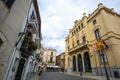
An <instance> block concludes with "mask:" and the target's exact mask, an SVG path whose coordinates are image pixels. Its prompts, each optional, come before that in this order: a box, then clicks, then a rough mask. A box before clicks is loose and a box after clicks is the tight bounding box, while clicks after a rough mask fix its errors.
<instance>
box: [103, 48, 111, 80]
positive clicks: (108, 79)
mask: <svg viewBox="0 0 120 80" xmlns="http://www.w3.org/2000/svg"><path fill="white" fill-rule="evenodd" d="M101 56H102V59H103V64H104V69H105V74H106V78H107V80H110V78H109V76H108V72H107V68H106V64H105V58H104V54H103V51H102V50H101Z"/></svg>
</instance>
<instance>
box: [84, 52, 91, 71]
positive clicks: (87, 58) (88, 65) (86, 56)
mask: <svg viewBox="0 0 120 80" xmlns="http://www.w3.org/2000/svg"><path fill="white" fill-rule="evenodd" d="M84 65H85V72H91V63H90V56H89V53H88V52H85V53H84Z"/></svg>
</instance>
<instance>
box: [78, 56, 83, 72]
mask: <svg viewBox="0 0 120 80" xmlns="http://www.w3.org/2000/svg"><path fill="white" fill-rule="evenodd" d="M78 71H79V72H83V67H82V57H81V54H79V55H78Z"/></svg>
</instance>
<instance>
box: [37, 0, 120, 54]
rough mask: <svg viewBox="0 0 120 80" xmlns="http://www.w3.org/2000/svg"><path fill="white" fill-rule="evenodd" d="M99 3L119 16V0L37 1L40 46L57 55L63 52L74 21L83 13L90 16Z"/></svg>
mask: <svg viewBox="0 0 120 80" xmlns="http://www.w3.org/2000/svg"><path fill="white" fill-rule="evenodd" d="M99 3H103V5H104V6H106V7H108V8H114V10H115V11H116V12H117V13H119V14H120V0H38V4H39V9H40V15H41V28H42V44H44V46H45V47H48V48H55V49H56V50H57V55H58V54H60V53H62V52H64V51H65V37H66V36H67V35H68V31H69V29H71V28H72V26H73V24H74V21H75V20H78V19H81V18H82V15H83V13H84V12H85V13H86V14H91V13H92V12H93V11H94V10H95V9H96V8H97V5H98V4H99Z"/></svg>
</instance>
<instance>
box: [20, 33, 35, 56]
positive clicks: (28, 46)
mask: <svg viewBox="0 0 120 80" xmlns="http://www.w3.org/2000/svg"><path fill="white" fill-rule="evenodd" d="M36 49H37V44H36V43H35V42H34V41H33V40H32V33H31V32H30V31H28V32H26V33H25V36H24V40H23V43H22V46H21V48H20V51H21V55H22V56H24V57H28V56H30V55H31V56H33V55H34V51H35V50H36Z"/></svg>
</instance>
